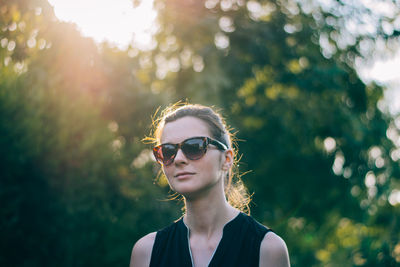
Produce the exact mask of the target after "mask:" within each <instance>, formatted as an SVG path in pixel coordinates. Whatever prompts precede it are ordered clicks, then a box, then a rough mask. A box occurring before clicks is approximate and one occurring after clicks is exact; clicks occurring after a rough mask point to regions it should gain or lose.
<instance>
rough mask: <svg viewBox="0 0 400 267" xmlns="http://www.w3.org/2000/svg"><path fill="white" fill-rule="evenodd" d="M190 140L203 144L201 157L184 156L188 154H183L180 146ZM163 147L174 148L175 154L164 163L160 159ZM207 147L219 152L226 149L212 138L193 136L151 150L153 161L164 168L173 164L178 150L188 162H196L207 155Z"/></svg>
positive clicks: (161, 158)
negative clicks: (216, 149) (214, 148)
mask: <svg viewBox="0 0 400 267" xmlns="http://www.w3.org/2000/svg"><path fill="white" fill-rule="evenodd" d="M192 139H202V140H203V142H204V143H203V149H202V150H204V151H202V155H201V156H200V157H198V158H191V157H190V156H188V155H187V154H186V153H188V152H185V150H183V149H182V146H184V145H185V143H186V142H187V141H189V140H192ZM165 145H172V146H173V147H174V148H175V153H174V154H173V155H171V157H170V158H169V159H168V160H167V161H164V158H163V157H162V148H163V146H165ZM208 145H214V146H216V147H217V148H218V149H219V150H222V151H225V150H227V149H228V147H227V146H226V145H225V144H224V143H222V142H220V141H218V140H215V139H212V138H210V137H207V136H194V137H190V138H188V139H185V140H183V141H182V142H180V143H178V144H172V143H165V144H160V145H158V146H155V147H154V148H153V154H154V157H155V159H156V161H157V162H158V163H160V164H162V165H164V166H168V165H171V164H172V163H173V162H174V160H175V157H176V154H178V151H179V149H181V150H182V152H183V154H184V155H185V157H186V158H188V159H190V160H198V159H201V158H202V157H204V155H205V154H206V153H207V147H208Z"/></svg>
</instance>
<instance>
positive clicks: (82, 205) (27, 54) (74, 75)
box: [0, 1, 177, 266]
mask: <svg viewBox="0 0 400 267" xmlns="http://www.w3.org/2000/svg"><path fill="white" fill-rule="evenodd" d="M0 11H1V12H2V16H1V25H0V26H1V29H3V32H2V34H1V37H0V40H1V49H0V56H1V69H0V77H1V78H0V88H1V90H0V137H1V138H0V147H1V152H2V153H1V155H0V177H1V180H0V201H1V203H6V205H5V207H4V208H2V209H1V212H0V218H1V219H0V229H1V230H0V231H1V234H2V238H1V241H0V249H1V253H0V265H2V266H95V265H96V266H110V265H123V264H127V263H128V261H129V256H130V251H131V248H132V245H133V242H134V240H136V239H138V238H139V236H140V235H142V233H143V232H149V231H154V230H155V229H157V228H159V227H161V226H162V225H165V224H167V223H168V222H169V220H168V218H170V217H173V216H176V213H177V212H176V210H175V211H174V209H172V208H170V206H171V205H172V203H167V202H160V201H154V200H162V199H164V198H165V196H166V191H167V189H166V188H165V187H157V186H154V185H153V183H154V177H155V173H154V171H153V169H152V165H151V164H146V163H147V162H149V160H150V159H149V158H147V157H145V156H146V153H142V150H143V145H141V144H140V142H139V141H138V140H139V139H140V138H142V137H143V136H144V131H145V129H146V127H148V124H149V121H150V116H151V115H150V114H151V113H153V112H154V105H152V106H151V107H150V104H149V101H147V102H146V101H145V102H143V100H146V99H149V98H148V97H146V95H145V94H146V92H145V91H144V90H143V89H141V88H140V85H139V84H135V83H132V82H131V81H132V77H133V75H132V74H131V69H130V67H131V65H132V64H135V62H133V63H132V62H130V61H129V57H128V55H127V52H125V53H121V52H119V51H113V50H112V49H109V48H107V46H106V45H104V47H103V48H102V49H103V51H104V52H103V54H100V53H99V49H98V47H96V45H95V44H94V42H93V41H92V40H91V39H88V38H83V37H81V36H80V34H79V32H78V31H77V30H76V29H75V27H74V25H70V24H66V23H59V22H57V21H56V20H55V18H54V15H53V13H52V9H51V7H50V6H49V5H48V3H47V2H46V1H7V2H6V3H4V2H2V3H1V9H0ZM60 33H61V34H60ZM122 57H124V59H126V62H127V63H126V64H122V62H119V61H118V59H121V58H122ZM128 69H129V70H128ZM127 71H128V72H129V74H128V75H126V74H127ZM125 75H126V76H125ZM135 88H137V89H136V90H135ZM126 89H129V90H131V91H130V92H129V90H126ZM123 94H125V95H123ZM147 94H149V93H148V92H147ZM126 96H129V97H126ZM123 100H125V101H126V102H125V103H122V102H121V101H123ZM116 101H120V102H116ZM129 101H131V102H129ZM120 105H124V106H122V107H121V106H120ZM155 106H157V105H155ZM129 107H132V109H129ZM146 120H147V123H146V124H145V122H144V121H146ZM119 123H120V124H119ZM119 125H122V126H123V127H119ZM125 125H127V126H125ZM128 125H129V126H128ZM125 127H126V128H125ZM147 154H148V153H147ZM141 155H142V156H141ZM143 155H145V156H143ZM154 210H158V212H157V213H155V212H154ZM173 212H174V213H173ZM171 213H173V214H174V215H171ZM166 215H168V216H166ZM144 218H146V220H144ZM148 220H150V222H149V221H148ZM21 255H22V256H21Z"/></svg>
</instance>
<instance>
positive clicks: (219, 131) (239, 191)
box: [145, 102, 250, 214]
mask: <svg viewBox="0 0 400 267" xmlns="http://www.w3.org/2000/svg"><path fill="white" fill-rule="evenodd" d="M188 116H190V117H195V118H198V119H200V120H202V121H204V122H205V123H206V124H207V126H208V129H209V130H210V133H211V137H212V138H214V139H216V140H218V141H220V142H221V143H223V144H225V145H226V146H227V147H228V148H229V149H232V151H233V154H234V163H233V164H232V167H231V169H230V170H229V172H228V175H227V176H226V178H225V181H224V184H225V197H226V198H227V201H228V202H229V204H230V205H232V206H233V207H235V208H237V209H239V210H240V211H242V212H245V213H248V214H249V213H250V209H249V203H250V196H249V194H248V192H247V189H246V187H245V186H244V184H243V182H242V180H241V177H240V175H239V172H238V159H237V151H236V149H235V148H234V147H233V146H232V144H235V145H236V143H234V142H233V141H232V140H233V139H234V134H233V133H232V132H231V131H230V129H229V128H228V127H227V125H226V122H225V120H224V118H223V117H222V116H221V115H220V114H219V113H218V112H217V111H215V110H214V109H212V108H210V107H207V106H203V105H198V104H188V103H181V102H178V103H176V104H173V105H171V106H169V107H167V108H166V109H165V110H163V111H162V112H161V114H160V116H159V117H158V118H157V119H155V120H154V119H153V131H152V132H151V136H150V137H147V138H145V140H146V141H150V142H151V143H157V144H159V143H160V139H161V135H162V131H163V129H164V126H165V124H167V123H169V122H173V121H176V120H178V119H180V118H183V117H188Z"/></svg>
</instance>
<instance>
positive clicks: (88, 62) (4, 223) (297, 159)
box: [0, 0, 400, 266]
mask: <svg viewBox="0 0 400 267" xmlns="http://www.w3.org/2000/svg"><path fill="white" fill-rule="evenodd" d="M134 2H135V4H136V5H138V3H139V2H140V1H138V0H135V1H134ZM0 3H1V5H0V12H1V16H0V26H1V30H2V31H1V34H0V64H1V65H0V148H1V152H2V153H0V202H1V203H6V204H5V205H3V207H2V209H1V210H0V231H1V235H2V238H1V241H0V250H1V252H0V265H2V266H94V265H96V266H99V265H100V266H110V265H123V264H127V263H128V261H129V256H130V250H131V247H132V245H133V243H134V242H135V241H136V240H137V239H138V238H139V237H140V236H142V235H144V234H146V233H148V232H150V231H155V230H157V229H159V228H160V227H162V226H165V225H167V224H168V223H169V222H171V221H172V220H173V219H176V218H177V217H178V216H179V213H180V211H179V206H178V205H176V203H175V202H165V201H162V200H163V199H165V198H166V196H167V195H168V187H167V186H166V183H165V180H162V179H160V180H157V179H155V177H156V174H157V172H158V170H159V168H158V166H157V165H156V164H155V163H154V162H153V161H152V157H151V151H150V150H149V149H148V148H146V146H145V145H143V144H142V143H141V142H140V140H141V139H142V138H143V137H144V136H145V135H146V134H147V133H148V132H149V129H150V126H151V115H152V114H154V113H155V111H156V109H157V107H159V106H165V105H166V104H168V103H170V102H174V101H177V100H180V99H188V100H190V101H192V102H200V103H204V104H209V105H216V106H219V107H221V108H223V113H224V114H225V115H226V116H227V118H228V122H229V123H230V124H231V125H232V126H233V127H234V128H235V129H237V130H238V138H239V139H242V140H245V141H243V142H239V145H240V152H241V153H243V158H242V165H241V169H242V170H243V171H247V170H252V172H251V173H250V174H247V175H246V176H244V177H243V179H244V180H245V183H246V184H247V185H248V187H249V189H250V191H251V192H254V193H255V195H254V202H253V203H254V206H253V208H252V211H253V215H254V216H255V217H256V218H257V219H259V220H260V221H262V222H263V223H265V224H266V225H269V226H270V227H272V228H273V229H275V230H276V232H277V233H279V234H280V235H281V236H283V237H284V239H285V240H286V241H287V244H288V246H289V250H290V254H291V260H292V265H294V266H396V265H398V263H399V262H400V243H399V233H400V223H399V220H398V218H397V217H398V216H396V215H398V213H399V201H398V200H397V199H398V193H396V192H399V191H400V190H399V189H398V188H399V187H398V185H399V179H398V178H399V176H400V175H399V165H398V160H399V159H400V150H399V148H398V147H396V146H395V145H394V143H396V144H398V140H399V136H400V133H399V128H400V121H399V119H397V120H394V119H393V118H391V117H389V116H388V115H387V114H386V113H384V112H382V111H381V110H380V109H378V108H377V103H378V101H379V100H380V99H381V98H382V92H383V88H381V87H379V86H377V85H374V84H371V85H368V86H366V85H365V84H364V83H363V82H362V81H361V80H360V79H359V78H358V76H357V73H356V71H355V69H354V68H355V65H356V62H357V60H359V59H360V58H362V57H366V56H369V54H370V53H371V51H376V50H373V48H374V46H375V45H376V44H378V46H379V44H380V43H383V44H385V45H386V47H389V48H393V47H394V46H395V43H396V42H398V33H399V24H398V16H397V15H398V14H399V13H398V12H399V9H398V3H397V2H395V1H389V0H387V1H381V3H382V4H383V7H385V8H381V9H379V10H378V9H377V10H371V8H372V7H369V6H365V5H363V6H360V5H359V4H358V2H357V1H330V2H327V1H323V2H317V1H284V0H282V1H240V0H239V1H230V0H222V1H219V0H207V1H195V0H188V1H177V0H155V2H154V3H155V8H156V9H157V10H158V12H159V17H158V19H159V22H158V23H159V32H158V34H157V35H156V36H155V37H154V38H155V40H156V42H157V46H156V48H155V49H151V50H147V51H140V50H138V49H137V48H136V47H134V46H133V45H132V46H130V47H129V48H128V49H127V50H126V51H120V50H117V49H115V48H111V47H109V46H108V45H107V44H102V45H98V46H96V44H94V42H93V41H92V40H90V39H88V38H83V37H82V36H81V35H80V34H79V32H78V31H77V30H76V29H75V27H74V25H71V24H66V23H60V22H58V21H57V20H56V19H55V17H54V14H53V12H52V8H51V6H49V5H48V3H47V2H46V1H44V0H18V1H17V0H13V1H1V2H0ZM367 4H369V2H368V3H367ZM380 7H382V6H380ZM371 22H373V23H371ZM354 25H361V26H362V27H355V26H354ZM370 27H373V30H371V28H370ZM155 183H156V184H159V185H160V186H156V185H154V184H155ZM396 188H397V190H398V191H395V190H394V189H396ZM396 194H397V195H396ZM21 255H22V256H21Z"/></svg>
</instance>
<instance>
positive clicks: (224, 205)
mask: <svg viewBox="0 0 400 267" xmlns="http://www.w3.org/2000/svg"><path fill="white" fill-rule="evenodd" d="M185 205H186V214H185V215H184V222H185V224H186V225H187V226H188V227H189V229H190V231H191V232H192V233H202V234H206V235H208V236H210V235H212V234H213V233H214V232H215V231H216V230H217V231H218V230H222V229H223V227H224V225H225V224H226V223H228V222H229V221H230V220H232V219H233V218H235V217H236V215H237V214H238V213H239V211H238V210H236V209H235V208H233V207H232V206H231V205H229V203H228V202H227V201H226V199H225V195H224V192H223V190H222V193H216V192H214V193H212V192H209V194H207V196H203V197H198V198H185Z"/></svg>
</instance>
